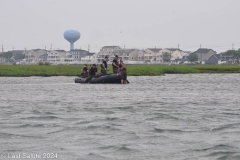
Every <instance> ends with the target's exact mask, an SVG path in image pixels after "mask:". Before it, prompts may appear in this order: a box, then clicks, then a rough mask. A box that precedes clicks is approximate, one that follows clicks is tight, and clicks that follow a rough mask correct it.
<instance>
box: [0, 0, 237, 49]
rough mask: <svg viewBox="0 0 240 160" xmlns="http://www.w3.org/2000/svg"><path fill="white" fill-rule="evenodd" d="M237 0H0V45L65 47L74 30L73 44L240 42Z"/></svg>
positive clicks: (195, 45) (141, 46)
mask: <svg viewBox="0 0 240 160" xmlns="http://www.w3.org/2000/svg"><path fill="white" fill-rule="evenodd" d="M239 7H240V0H0V44H1V45H2V44H3V46H4V51H7V50H12V49H13V47H14V49H24V48H27V49H35V48H43V49H44V48H45V46H46V48H47V49H49V48H50V44H51V43H52V48H53V49H65V50H69V48H70V47H69V43H68V42H67V41H66V40H65V39H64V37H63V33H64V31H65V30H68V29H75V30H78V31H79V32H80V34H81V38H80V39H79V40H78V41H77V42H76V43H75V48H81V49H86V50H87V48H88V45H90V51H93V52H98V51H99V49H100V48H101V47H103V46H106V45H115V46H116V45H118V46H120V47H124V45H125V47H126V48H139V49H144V48H150V47H151V48H152V47H158V48H177V47H178V44H179V45H180V49H182V50H186V51H187V50H190V51H195V50H197V49H198V48H199V47H200V44H201V46H202V48H212V49H214V50H216V51H217V52H221V51H225V50H228V49H231V48H232V44H233V43H234V49H238V48H240V38H239V37H240V20H239V17H240V9H239Z"/></svg>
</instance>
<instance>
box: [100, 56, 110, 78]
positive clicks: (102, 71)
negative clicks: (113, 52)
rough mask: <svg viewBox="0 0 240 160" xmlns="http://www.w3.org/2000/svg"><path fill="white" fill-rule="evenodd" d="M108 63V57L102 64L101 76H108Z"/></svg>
mask: <svg viewBox="0 0 240 160" xmlns="http://www.w3.org/2000/svg"><path fill="white" fill-rule="evenodd" d="M107 62H108V56H106V57H105V58H104V60H103V62H102V64H101V74H102V75H106V74H107V71H108V69H107Z"/></svg>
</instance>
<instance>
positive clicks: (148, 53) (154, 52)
mask: <svg viewBox="0 0 240 160" xmlns="http://www.w3.org/2000/svg"><path fill="white" fill-rule="evenodd" d="M160 50H162V49H161V48H147V49H145V50H144V51H145V54H144V60H145V61H149V62H156V61H157V60H158V61H159V62H160V61H161V60H162V59H161V58H160V53H159V51H160Z"/></svg>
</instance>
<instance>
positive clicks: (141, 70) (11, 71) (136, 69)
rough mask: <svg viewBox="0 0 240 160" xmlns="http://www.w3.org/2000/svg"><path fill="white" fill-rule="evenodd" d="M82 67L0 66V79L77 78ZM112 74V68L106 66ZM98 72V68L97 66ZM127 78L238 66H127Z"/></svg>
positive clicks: (239, 70)
mask: <svg viewBox="0 0 240 160" xmlns="http://www.w3.org/2000/svg"><path fill="white" fill-rule="evenodd" d="M82 67H83V66H82V65H56V66H48V65H0V76H1V77H29V76H79V75H80V70H81V68H82ZM108 68H109V72H108V73H112V66H111V65H110V64H109V65H108ZM98 71H100V67H99V66H98ZM127 73H128V76H159V75H164V74H189V73H240V66H239V65H231V66H230V65H229V66H227V65H170V66H167V65H128V66H127Z"/></svg>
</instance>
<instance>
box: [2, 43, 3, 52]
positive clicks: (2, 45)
mask: <svg viewBox="0 0 240 160" xmlns="http://www.w3.org/2000/svg"><path fill="white" fill-rule="evenodd" d="M2 53H3V44H2Z"/></svg>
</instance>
